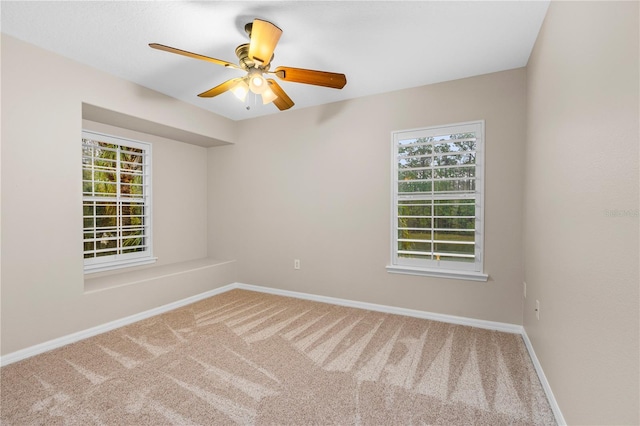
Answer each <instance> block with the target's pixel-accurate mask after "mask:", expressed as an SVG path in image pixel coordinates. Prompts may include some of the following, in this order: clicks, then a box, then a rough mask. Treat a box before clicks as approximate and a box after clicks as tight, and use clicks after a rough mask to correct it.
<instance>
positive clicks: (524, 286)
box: [522, 281, 527, 299]
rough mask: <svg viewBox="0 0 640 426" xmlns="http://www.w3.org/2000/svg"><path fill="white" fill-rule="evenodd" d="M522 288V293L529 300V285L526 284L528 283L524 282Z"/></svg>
mask: <svg viewBox="0 0 640 426" xmlns="http://www.w3.org/2000/svg"><path fill="white" fill-rule="evenodd" d="M522 288H523V289H522V292H523V294H524V298H525V299H526V298H527V283H526V281H522Z"/></svg>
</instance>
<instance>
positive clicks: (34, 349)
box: [0, 283, 566, 425]
mask: <svg viewBox="0 0 640 426" xmlns="http://www.w3.org/2000/svg"><path fill="white" fill-rule="evenodd" d="M234 289H243V290H251V291H257V292H262V293H268V294H275V295H279V296H286V297H293V298H296V299H305V300H311V301H314V302H321V303H330V304H333V305H340V306H347V307H352V308H359V309H367V310H370V311H377V312H384V313H389V314H395V315H404V316H410V317H415V318H422V319H428V320H434V321H440V322H446V323H450V324H458V325H466V326H470V327H478V328H484V329H488V330H496V331H502V332H506V333H515V334H520V335H521V336H522V338H523V340H524V343H525V346H526V348H527V351H528V352H529V355H530V357H531V360H532V362H533V365H534V367H535V369H536V373H537V374H538V377H539V378H540V383H541V384H542V387H543V389H544V392H545V394H546V395H547V399H548V400H549V404H550V405H551V409H552V410H553V414H554V415H555V417H556V421H557V422H558V424H559V425H566V422H565V420H564V417H563V416H562V413H561V412H560V407H559V406H558V403H557V401H556V399H555V397H554V395H553V392H552V391H551V387H550V386H549V382H548V381H547V378H546V376H545V375H544V372H543V371H542V366H541V365H540V361H538V358H537V357H536V354H535V351H534V350H533V346H532V345H531V341H530V340H529V337H528V336H527V333H526V331H525V330H524V328H523V327H522V326H521V325H517V324H509V323H502V322H494V321H485V320H479V319H474V318H466V317H459V316H454V315H444V314H437V313H433V312H426V311H418V310H414V309H405V308H398V307H395V306H387V305H378V304H375V303H367V302H359V301H354V300H348V299H339V298H336V297H328V296H319V295H315V294H309V293H300V292H296V291H289V290H280V289H275V288H270V287H262V286H257V285H251V284H243V283H233V284H229V285H225V286H223V287H219V288H216V289H213V290H209V291H206V292H204V293H200V294H196V295H195V296H191V297H187V298H185V299H182V300H178V301H176V302H172V303H169V304H166V305H163V306H159V307H157V308H153V309H149V310H148V311H144V312H140V313H138V314H134V315H130V316H128V317H125V318H121V319H119V320H115V321H111V322H108V323H106V324H102V325H99V326H96V327H92V328H89V329H86V330H83V331H79V332H77V333H73V334H69V335H66V336H62V337H59V338H57V339H53V340H49V341H48V342H44V343H40V344H37V345H34V346H30V347H28V348H25V349H21V350H19V351H16V352H12V353H10V354H7V355H5V356H3V357H1V358H0V366H5V365H9V364H11V363H14V362H17V361H21V360H23V359H26V358H29V357H32V356H34V355H38V354H41V353H44V352H47V351H50V350H53V349H56V348H59V347H62V346H65V345H68V344H70V343H74V342H77V341H79V340H83V339H86V338H89V337H93V336H96V335H98V334H101V333H105V332H107V331H111V330H114V329H116V328H119V327H123V326H125V325H129V324H132V323H134V322H137V321H141V320H143V319H146V318H150V317H152V316H155V315H159V314H162V313H165V312H168V311H170V310H173V309H177V308H180V307H182V306H186V305H189V304H191V303H195V302H197V301H199V300H203V299H206V298H208V297H212V296H215V295H218V294H221V293H225V292H227V291H230V290H234Z"/></svg>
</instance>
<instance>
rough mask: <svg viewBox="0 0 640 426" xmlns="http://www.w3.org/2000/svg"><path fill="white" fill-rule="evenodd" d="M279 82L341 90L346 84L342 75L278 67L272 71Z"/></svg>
mask: <svg viewBox="0 0 640 426" xmlns="http://www.w3.org/2000/svg"><path fill="white" fill-rule="evenodd" d="M274 73H275V75H276V76H278V78H280V79H281V80H284V81H290V82H293V83H304V84H313V85H315V86H325V87H331V88H333V89H342V88H343V87H344V85H345V84H347V77H346V76H345V75H344V74H338V73H335V72H327V71H315V70H306V69H303V68H291V67H278V68H276V70H275V71H274Z"/></svg>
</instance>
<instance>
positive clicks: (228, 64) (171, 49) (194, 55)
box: [149, 43, 241, 69]
mask: <svg viewBox="0 0 640 426" xmlns="http://www.w3.org/2000/svg"><path fill="white" fill-rule="evenodd" d="M149 47H151V48H153V49H158V50H164V51H165V52H169V53H177V54H178V55H182V56H187V57H189V58H194V59H200V60H202V61H207V62H213V63H214V64H218V65H222V66H224V67H229V68H237V69H241V68H240V67H239V66H238V65H236V64H232V63H231V62H227V61H223V60H221V59H216V58H211V57H209V56H204V55H199V54H197V53H191V52H187V51H186V50H182V49H176V48H175V47H170V46H165V45H164V44H158V43H149Z"/></svg>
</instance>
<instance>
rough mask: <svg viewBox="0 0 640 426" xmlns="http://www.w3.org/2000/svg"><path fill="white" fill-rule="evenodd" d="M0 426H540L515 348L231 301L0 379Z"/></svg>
mask: <svg viewBox="0 0 640 426" xmlns="http://www.w3.org/2000/svg"><path fill="white" fill-rule="evenodd" d="M0 386H1V387H0V390H1V396H0V402H1V406H0V423H2V425H6V426H10V425H20V426H23V425H44V424H46V425H56V424H61V425H62V424H64V425H226V424H243V425H267V424H278V425H285V424H290V425H329V424H332V425H390V424H393V425H412V424H449V425H467V424H485V425H499V424H510V425H552V424H555V420H554V417H553V413H552V411H551V408H550V406H549V403H548V401H547V399H546V397H545V395H544V392H543V389H542V387H541V385H540V382H539V380H538V377H537V376H536V373H535V370H534V368H533V364H532V362H531V359H530V358H529V355H528V353H527V350H526V348H525V345H524V342H523V341H522V338H521V336H519V335H517V334H509V333H502V332H496V331H490V330H484V329H477V328H472V327H467V326H461V325H453V324H447V323H442V322H437V321H430V320H424V319H418V318H412V317H404V316H399V315H392V314H385V313H380V312H373V311H367V310H361V309H356V308H349V307H342V306H335V305H330V304H325V303H319V302H312V301H308V300H301V299H294V298H288V297H282V296H275V295H269V294H263V293H258V292H253V291H247V290H232V291H229V292H226V293H223V294H220V295H217V296H214V297H211V298H208V299H205V300H202V301H199V302H197V303H194V304H191V305H188V306H185V307H182V308H179V309H176V310H173V311H170V312H167V313H165V314H162V315H158V316H155V317H152V318H149V319H146V320H143V321H140V322H137V323H134V324H131V325H128V326H125V327H122V328H119V329H117V330H113V331H110V332H107V333H104V334H101V335H98V336H95V337H92V338H89V339H85V340H83V341H80V342H77V343H74V344H70V345H67V346H64V347H62V348H59V349H56V350H53V351H50V352H47V353H44V354H41V355H38V356H34V357H32V358H29V359H26V360H23V361H20V362H17V363H14V364H11V365H8V366H5V367H3V368H2V369H0Z"/></svg>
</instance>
